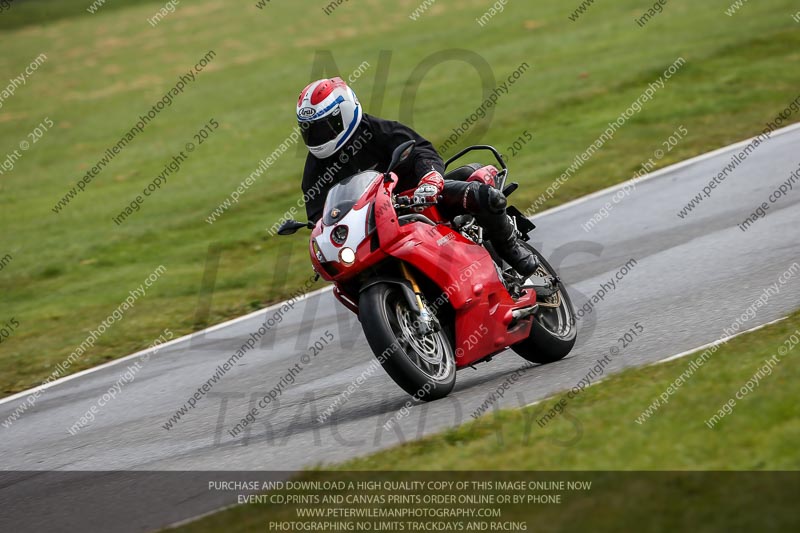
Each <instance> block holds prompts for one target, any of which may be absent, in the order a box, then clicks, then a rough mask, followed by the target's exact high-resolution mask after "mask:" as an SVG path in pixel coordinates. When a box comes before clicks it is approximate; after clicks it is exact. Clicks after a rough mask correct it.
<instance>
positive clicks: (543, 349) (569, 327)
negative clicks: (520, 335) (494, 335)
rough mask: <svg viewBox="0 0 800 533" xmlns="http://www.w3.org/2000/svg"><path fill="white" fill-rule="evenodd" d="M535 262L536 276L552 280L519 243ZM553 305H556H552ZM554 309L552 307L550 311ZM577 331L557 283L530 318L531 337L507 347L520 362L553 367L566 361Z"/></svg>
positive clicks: (549, 269) (544, 263)
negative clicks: (559, 362) (553, 292)
mask: <svg viewBox="0 0 800 533" xmlns="http://www.w3.org/2000/svg"><path fill="white" fill-rule="evenodd" d="M520 244H522V246H525V247H526V248H527V249H528V250H530V251H531V252H532V253H533V254H534V255H536V257H537V258H538V259H539V269H538V270H537V272H536V275H538V276H556V275H557V274H556V271H555V269H554V268H553V267H552V266H550V263H548V262H547V260H546V259H545V258H544V256H542V254H540V253H539V251H538V250H536V249H535V248H534V247H533V246H530V245H528V244H527V243H524V242H523V243H520ZM556 304H557V305H556ZM554 305H556V307H553V306H554ZM577 333H578V327H577V324H576V322H575V310H574V308H573V307H572V300H570V297H569V294H567V289H566V287H564V284H563V283H562V282H560V281H559V282H558V291H557V292H556V293H555V294H554V295H552V296H550V297H549V298H545V299H544V300H541V301H540V302H539V310H538V311H537V312H536V314H534V315H533V325H532V326H531V333H530V335H528V338H527V339H525V340H524V341H521V342H518V343H517V344H515V345H513V346H512V347H511V349H512V350H514V351H515V352H517V354H519V355H521V356H522V357H523V358H525V359H527V360H528V361H530V362H532V363H538V364H542V365H544V364H547V363H553V362H555V361H558V360H560V359H563V358H564V357H566V356H567V355H568V354H569V352H570V351H572V348H573V346H575V341H576V340H577V336H578V335H577Z"/></svg>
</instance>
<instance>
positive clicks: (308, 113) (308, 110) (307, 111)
mask: <svg viewBox="0 0 800 533" xmlns="http://www.w3.org/2000/svg"><path fill="white" fill-rule="evenodd" d="M315 114H316V111H315V110H314V108H313V107H304V108H302V109H300V111H298V112H297V115H298V116H299V117H300V118H308V117H313V116H314V115H315Z"/></svg>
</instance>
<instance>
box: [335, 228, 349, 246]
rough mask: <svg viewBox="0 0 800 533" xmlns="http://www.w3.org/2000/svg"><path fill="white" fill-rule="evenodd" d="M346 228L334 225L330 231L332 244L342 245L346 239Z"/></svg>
mask: <svg viewBox="0 0 800 533" xmlns="http://www.w3.org/2000/svg"><path fill="white" fill-rule="evenodd" d="M347 234H348V229H347V226H336V227H335V228H333V231H332V232H331V240H332V241H333V244H336V245H339V246H341V245H343V244H344V243H345V241H346V240H347Z"/></svg>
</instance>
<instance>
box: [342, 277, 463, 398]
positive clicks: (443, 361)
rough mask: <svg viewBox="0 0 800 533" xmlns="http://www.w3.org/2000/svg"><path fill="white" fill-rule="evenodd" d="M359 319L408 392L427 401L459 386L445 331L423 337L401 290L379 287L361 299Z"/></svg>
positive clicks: (392, 374) (389, 371)
mask: <svg viewBox="0 0 800 533" xmlns="http://www.w3.org/2000/svg"><path fill="white" fill-rule="evenodd" d="M358 307H359V318H360V320H361V326H362V328H363V329H364V335H365V336H366V338H367V342H368V343H369V346H370V348H372V351H373V353H374V354H375V356H376V357H377V358H378V362H380V363H381V365H382V366H383V369H384V370H385V371H386V373H387V374H389V377H391V378H392V379H393V380H394V382H395V383H397V384H398V385H399V386H400V387H401V388H402V389H403V390H404V391H406V392H407V393H408V394H410V395H412V396H414V397H415V398H417V399H419V400H423V401H433V400H438V399H440V398H444V397H445V396H447V395H448V394H449V393H450V391H451V390H453V386H454V385H455V383H456V363H455V356H454V354H453V346H452V344H451V343H450V340H449V339H448V337H447V335H446V334H445V332H444V331H442V330H439V331H434V332H432V333H428V334H426V335H422V334H420V333H419V332H418V331H417V328H416V327H415V323H416V319H417V315H416V313H415V312H414V311H413V310H412V309H411V307H410V306H409V305H408V302H407V301H406V299H405V296H404V295H403V293H402V292H401V290H400V288H399V287H398V286H396V285H394V284H391V283H378V284H376V285H373V286H372V287H369V288H368V289H366V290H365V291H364V292H363V293H362V294H361V296H360V298H359V303H358Z"/></svg>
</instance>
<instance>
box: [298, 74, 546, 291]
mask: <svg viewBox="0 0 800 533" xmlns="http://www.w3.org/2000/svg"><path fill="white" fill-rule="evenodd" d="M297 121H298V124H299V126H300V130H301V133H302V137H303V141H304V143H305V145H306V147H307V148H308V151H309V154H308V157H307V158H306V165H305V170H304V172H303V181H302V189H303V194H304V195H305V197H306V198H307V201H306V213H307V215H308V219H309V220H310V221H311V222H316V221H317V220H319V219H320V218H321V216H322V210H323V206H324V204H325V198H326V196H327V193H328V190H329V189H330V188H331V187H332V186H333V185H335V184H336V183H337V182H339V181H341V180H343V179H345V178H347V177H349V176H352V175H354V174H357V173H359V172H362V171H366V170H377V171H379V172H380V171H382V170H384V169H386V168H387V167H388V165H389V163H390V159H391V155H392V152H393V151H394V149H395V148H396V147H397V146H399V145H400V144H402V143H403V142H405V141H408V140H410V139H413V140H415V141H416V146H415V147H414V150H413V152H412V153H411V155H410V156H409V157H408V159H406V160H405V161H404V162H403V163H401V164H400V165H399V166H398V167H397V168H396V169H395V170H394V172H395V173H396V174H397V176H398V178H399V182H398V184H397V187H396V190H397V191H405V190H410V189H415V192H414V199H415V201H418V202H423V201H424V202H431V201H433V202H435V201H437V200H438V207H439V209H440V210H441V212H442V214H443V215H444V216H446V217H447V218H449V219H452V218H453V217H455V216H457V215H460V214H464V213H469V214H471V215H473V216H474V217H475V220H476V222H477V223H478V224H479V225H480V226H481V227H483V228H484V231H485V233H486V236H487V237H488V239H489V241H490V242H491V243H492V245H493V247H494V249H495V250H496V251H497V253H498V255H500V257H501V258H503V259H504V260H505V261H506V262H507V263H508V264H509V265H511V267H512V268H514V269H515V270H516V271H517V272H519V273H520V274H522V276H523V277H524V278H527V277H528V276H531V275H532V274H533V273H534V272H535V271H536V268H537V266H538V264H537V260H536V257H535V256H534V255H533V254H532V253H531V252H530V251H529V250H528V249H527V248H525V247H523V246H522V245H520V243H519V241H518V240H517V236H516V231H515V229H514V225H513V224H512V222H511V220H510V219H509V217H508V215H506V197H505V195H504V194H503V193H502V192H501V191H499V190H498V189H497V188H495V187H492V186H490V185H487V184H485V183H481V182H479V181H469V182H468V181H461V180H450V179H444V177H443V176H442V174H443V173H444V163H443V161H442V158H441V157H440V156H439V154H438V153H436V150H435V149H434V147H433V145H432V144H431V143H430V142H429V141H428V140H426V139H424V138H423V137H421V136H420V135H419V134H418V133H417V132H415V131H414V130H412V129H411V128H409V127H408V126H405V125H404V124H401V123H399V122H395V121H390V120H384V119H381V118H378V117H373V116H370V115H367V114H365V113H364V112H363V110H362V108H361V105H360V104H359V101H358V99H357V98H356V95H355V93H354V92H353V90H352V89H351V88H350V87H348V86H347V84H346V83H345V82H344V81H343V80H342V79H341V78H330V79H321V80H317V81H315V82H313V83H311V84H309V85H308V86H306V88H305V89H303V91H302V92H301V93H300V97H299V98H298V100H297ZM348 143H350V144H348ZM356 147H360V148H359V149H355V148H356ZM337 153H338V154H339V155H337Z"/></svg>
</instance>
